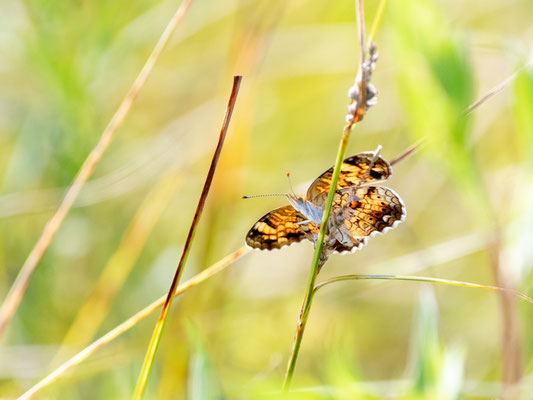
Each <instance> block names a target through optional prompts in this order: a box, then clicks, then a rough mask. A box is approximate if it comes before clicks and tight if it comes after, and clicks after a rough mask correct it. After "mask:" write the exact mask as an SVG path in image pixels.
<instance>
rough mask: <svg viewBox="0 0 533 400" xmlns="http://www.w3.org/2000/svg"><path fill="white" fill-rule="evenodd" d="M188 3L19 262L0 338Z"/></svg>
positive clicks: (0, 317)
mask: <svg viewBox="0 0 533 400" xmlns="http://www.w3.org/2000/svg"><path fill="white" fill-rule="evenodd" d="M191 2H192V0H184V1H183V3H181V5H180V7H179V8H178V10H177V11H176V13H175V14H174V16H173V17H172V19H171V20H170V22H169V23H168V25H167V27H166V28H165V30H164V31H163V33H162V34H161V37H160V38H159V40H158V41H157V43H156V45H155V47H154V49H153V50H152V53H151V54H150V56H149V57H148V59H147V60H146V63H145V64H144V66H143V68H142V69H141V72H139V75H138V76H137V78H136V79H135V81H134V82H133V84H132V86H131V87H130V89H129V91H128V93H127V94H126V96H125V97H124V100H122V103H121V104H120V106H119V107H118V109H117V111H116V112H115V114H114V115H113V117H112V118H111V121H109V124H108V125H107V126H106V127H105V129H104V131H103V132H102V135H101V136H100V140H99V141H98V143H97V144H96V146H95V147H94V148H93V149H92V150H91V152H90V153H89V155H88V156H87V158H86V159H85V161H84V162H83V165H82V166H81V168H80V170H79V171H78V173H77V174H76V176H75V178H74V180H73V181H72V183H71V185H70V186H69V188H68V189H67V191H66V193H65V196H64V197H63V200H62V201H61V203H60V204H59V207H58V208H57V210H56V212H55V213H54V215H52V217H51V218H50V219H49V220H48V222H47V223H46V225H45V227H44V229H43V232H42V233H41V236H40V237H39V239H38V240H37V243H35V245H34V247H33V249H32V250H31V252H30V254H29V255H28V258H27V259H26V261H24V264H23V265H22V268H21V269H20V271H19V273H18V275H17V278H16V279H15V282H14V283H13V285H12V286H11V289H10V290H9V292H8V294H7V296H6V298H5V300H4V302H3V304H2V307H1V308H0V337H2V335H3V333H4V331H5V328H6V326H7V324H8V323H9V321H10V320H11V318H12V317H13V314H14V313H15V312H16V310H17V308H18V306H19V304H20V302H21V300H22V297H23V296H24V293H25V291H26V288H27V287H28V283H29V280H30V278H31V276H32V274H33V271H34V270H35V268H36V267H37V264H38V263H39V261H40V260H41V258H42V256H43V254H44V252H45V251H46V249H47V248H48V246H49V245H50V243H51V241H52V239H53V237H54V235H55V233H56V232H57V230H58V229H59V227H60V226H61V223H62V222H63V220H64V219H65V216H66V215H67V213H68V212H69V211H70V209H71V208H72V206H73V204H74V202H75V201H76V198H77V197H78V195H79V193H80V191H81V188H82V187H83V185H84V184H85V182H86V181H87V179H89V177H90V176H91V175H92V173H93V171H94V169H95V167H96V164H98V162H99V161H100V159H101V158H102V155H103V154H104V152H105V150H106V149H107V148H108V147H109V144H110V143H111V141H112V140H113V137H114V136H115V133H116V131H117V130H118V128H119V127H120V126H121V125H122V123H123V121H124V119H125V118H126V115H127V114H128V112H129V110H130V108H131V106H132V104H133V102H134V100H135V98H136V97H137V94H138V93H139V91H140V90H141V88H142V87H143V86H144V83H145V82H146V80H147V78H148V76H149V75H150V73H151V71H152V69H153V67H154V65H155V62H156V61H157V59H158V58H159V55H160V54H161V52H162V51H163V49H164V47H165V45H166V44H167V43H168V41H169V39H170V37H171V35H172V33H173V32H174V30H175V29H176V27H177V26H178V23H179V22H180V21H181V20H182V19H183V17H184V16H185V13H186V12H187V10H188V8H189V6H190V4H191Z"/></svg>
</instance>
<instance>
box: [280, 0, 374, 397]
mask: <svg viewBox="0 0 533 400" xmlns="http://www.w3.org/2000/svg"><path fill="white" fill-rule="evenodd" d="M356 8H357V12H356V14H357V24H358V27H359V39H360V46H361V53H360V54H361V55H360V60H359V63H360V64H359V71H360V75H359V76H360V79H359V80H358V81H357V80H356V84H358V85H359V91H358V93H359V96H358V99H357V108H356V110H355V112H354V113H353V114H352V118H350V119H349V120H348V121H347V122H346V123H345V125H344V129H343V132H342V137H341V141H340V144H339V149H338V151H337V159H336V161H335V167H334V169H333V175H332V177H331V186H330V188H329V193H328V197H327V200H326V204H325V205H324V214H323V216H322V221H321V224H320V231H319V233H318V238H317V241H316V244H315V252H314V254H313V260H312V262H311V270H310V272H309V278H308V282H307V290H306V293H305V297H304V300H303V304H302V308H301V311H300V316H299V317H298V324H297V326H296V333H295V336H294V342H293V346H292V350H291V355H290V357H289V362H288V365H287V370H286V372H285V379H284V381H283V388H282V390H283V392H288V391H289V389H290V384H291V380H292V376H293V374H294V368H295V366H296V360H297V358H298V353H299V351H300V346H301V344H302V338H303V333H304V330H305V326H306V324H307V319H308V317H309V311H310V309H311V304H312V302H313V296H314V291H313V288H314V286H315V282H316V278H317V276H318V272H319V271H320V269H321V267H322V266H323V264H324V263H325V261H326V259H325V257H324V255H323V253H322V252H323V247H324V238H325V235H326V229H327V226H328V221H329V216H330V213H331V206H332V204H333V197H334V196H335V191H336V189H337V181H338V179H339V174H340V171H341V166H342V162H343V160H344V154H345V152H346V147H347V145H348V139H349V138H350V134H351V132H352V128H353V126H354V125H355V124H356V123H357V122H359V121H361V120H362V119H363V118H364V116H365V113H366V86H365V85H366V79H365V76H364V74H365V70H364V68H363V63H364V61H365V45H364V30H365V26H364V16H363V4H362V0H357V1H356Z"/></svg>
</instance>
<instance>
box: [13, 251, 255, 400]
mask: <svg viewBox="0 0 533 400" xmlns="http://www.w3.org/2000/svg"><path fill="white" fill-rule="evenodd" d="M249 251H250V249H249V248H248V247H246V246H243V247H241V248H240V249H238V250H236V251H234V252H233V253H231V254H228V255H227V256H226V257H224V258H223V259H221V260H220V261H218V262H217V263H215V264H213V265H212V266H210V267H209V268H206V269H204V270H203V271H202V272H200V273H199V274H197V275H195V276H193V277H192V278H191V279H189V280H188V281H187V282H185V283H183V284H182V285H180V286H179V287H178V288H177V289H176V292H175V293H174V295H175V296H178V295H179V294H182V293H184V292H185V291H187V290H189V289H190V288H192V287H194V286H196V285H198V284H200V283H202V282H203V281H205V280H207V279H209V278H210V277H212V276H213V275H215V274H217V273H218V272H220V271H222V270H224V269H226V268H227V267H229V266H230V265H231V264H233V262H235V261H236V260H237V259H239V258H240V257H242V256H243V255H245V254H247V253H248V252H249ZM166 298H167V295H166V294H165V295H164V296H161V297H160V298H159V299H157V300H156V301H154V302H153V303H152V304H150V305H148V306H146V307H145V308H143V309H142V310H141V311H139V312H137V313H136V314H135V315H132V316H131V317H130V318H128V319H127V320H126V321H124V322H122V323H121V324H120V325H117V326H116V327H115V328H113V329H112V330H110V331H109V332H107V333H106V334H105V335H104V336H102V337H100V338H99V339H97V340H96V341H94V342H93V343H91V344H90V345H89V346H87V347H85V348H84V349H83V350H82V351H80V352H79V353H77V354H76V355H75V356H73V357H72V358H70V359H69V360H67V361H65V362H64V363H63V364H61V365H60V366H59V367H57V368H56V369H55V370H54V371H52V372H51V373H50V374H48V375H47V376H45V377H44V378H43V379H41V380H40V381H39V382H37V383H36V384H35V385H34V386H32V387H31V388H30V389H29V390H28V391H26V392H25V393H24V394H22V395H21V396H20V397H18V400H28V399H30V398H32V397H33V396H34V395H36V394H37V393H38V392H40V391H41V390H42V389H43V388H45V387H46V386H48V385H50V384H51V383H53V382H55V381H56V380H57V379H58V378H59V377H61V375H63V374H64V373H65V372H67V371H69V370H70V369H71V368H73V367H75V366H77V365H79V364H80V363H81V362H82V361H84V360H86V359H87V358H88V357H89V356H91V355H92V354H94V353H95V352H96V351H97V350H99V349H100V348H101V347H102V346H104V345H106V344H108V343H110V342H111V341H113V340H114V339H116V338H117V337H119V336H120V335H122V334H123V333H125V332H126V331H128V330H129V329H131V328H133V327H134V326H135V325H137V324H138V323H139V322H140V321H142V320H143V319H144V318H146V317H148V316H149V315H150V314H152V313H153V312H154V311H155V310H157V309H158V308H159V307H161V306H162V305H163V303H164V302H165V300H166Z"/></svg>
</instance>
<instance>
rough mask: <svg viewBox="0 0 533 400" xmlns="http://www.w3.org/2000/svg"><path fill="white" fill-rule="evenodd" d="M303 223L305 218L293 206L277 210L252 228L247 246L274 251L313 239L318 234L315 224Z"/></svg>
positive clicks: (247, 238)
mask: <svg viewBox="0 0 533 400" xmlns="http://www.w3.org/2000/svg"><path fill="white" fill-rule="evenodd" d="M303 221H305V217H304V216H303V215H302V214H301V213H300V212H299V211H296V210H295V209H294V208H293V207H292V206H285V207H281V208H277V209H275V210H273V211H270V212H269V213H267V214H266V215H264V216H263V217H262V218H261V219H259V221H257V222H256V223H255V224H254V226H252V229H250V231H249V232H248V234H247V235H246V244H247V245H248V246H250V247H252V248H254V249H259V250H273V249H280V248H282V247H284V246H290V245H291V244H293V243H296V242H301V241H302V240H304V239H311V238H312V237H313V233H315V234H316V232H317V231H316V227H315V224H314V223H304V224H301V222H303ZM299 222H300V224H299Z"/></svg>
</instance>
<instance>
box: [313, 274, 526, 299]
mask: <svg viewBox="0 0 533 400" xmlns="http://www.w3.org/2000/svg"><path fill="white" fill-rule="evenodd" d="M363 279H366V280H370V279H373V280H376V279H378V280H393V281H411V282H428V283H440V284H444V285H452V286H462V287H469V288H474V289H485V290H495V291H498V292H505V293H509V294H512V295H513V296H516V297H520V298H521V299H523V300H525V301H528V302H530V303H533V299H532V298H531V297H529V296H527V295H525V294H523V293H521V292H518V291H516V290H512V289H507V288H503V287H499V286H489V285H481V284H479V283H470V282H463V281H455V280H451V279H442V278H429V277H425V276H413V275H366V274H365V275H342V276H336V277H334V278H331V279H328V280H326V281H323V282H320V283H317V284H316V285H315V287H314V288H313V292H314V293H316V292H317V291H318V289H320V288H322V287H324V286H327V285H329V284H332V283H335V282H343V281H353V280H363ZM314 293H313V294H314Z"/></svg>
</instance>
